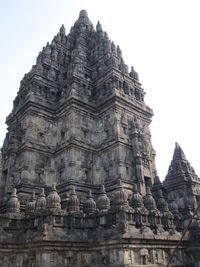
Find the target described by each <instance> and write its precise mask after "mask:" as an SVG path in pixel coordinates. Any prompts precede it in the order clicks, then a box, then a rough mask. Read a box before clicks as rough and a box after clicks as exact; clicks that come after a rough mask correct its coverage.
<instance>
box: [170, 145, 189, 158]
mask: <svg viewBox="0 0 200 267" xmlns="http://www.w3.org/2000/svg"><path fill="white" fill-rule="evenodd" d="M173 160H186V157H185V154H184V152H183V150H182V148H181V147H180V145H179V144H178V143H177V142H176V143H175V150H174V155H173Z"/></svg>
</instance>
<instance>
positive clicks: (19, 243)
mask: <svg viewBox="0 0 200 267" xmlns="http://www.w3.org/2000/svg"><path fill="white" fill-rule="evenodd" d="M144 96H145V92H144V90H143V88H142V87H141V83H140V82H139V79H138V74H137V72H135V70H134V68H133V67H131V70H130V71H129V70H128V67H127V65H126V64H125V62H124V60H123V58H122V52H121V50H120V48H119V46H116V45H115V44H114V42H112V41H111V40H110V39H109V37H108V35H107V33H106V32H105V31H103V29H102V26H101V24H100V23H99V22H98V23H97V26H96V29H94V27H93V24H92V23H91V21H90V20H89V18H88V15H87V12H86V11H84V10H82V11H81V12H80V15H79V18H78V20H77V21H76V22H75V24H74V26H73V27H72V28H71V30H70V33H69V34H68V35H66V34H65V28H64V26H62V27H61V28H60V31H59V32H58V34H57V35H56V36H55V37H54V38H53V40H52V42H51V43H47V45H46V46H45V47H44V48H43V49H42V51H41V52H40V53H39V55H38V57H37V61H36V64H35V65H34V66H33V67H32V69H31V71H30V72H28V73H27V74H25V76H24V78H23V79H22V81H21V84H20V88H19V91H18V93H17V96H16V98H15V100H14V102H13V110H12V112H11V113H10V115H9V116H8V117H7V119H6V123H7V125H8V132H7V134H6V137H5V141H4V144H3V147H2V151H1V163H0V170H1V174H0V266H1V267H10V266H18V267H22V266H26V267H41V266H42V267H125V266H129V267H131V266H152V267H153V266H166V265H167V264H168V262H169V260H170V257H171V256H172V254H173V252H174V250H175V247H176V245H177V243H178V241H179V240H180V239H181V237H182V235H183V233H184V229H185V227H187V225H188V223H189V221H190V219H191V217H192V215H193V214H194V212H195V210H196V209H197V207H198V205H199V203H200V178H199V177H198V176H197V175H196V174H195V171H194V169H193V168H192V167H191V165H190V163H189V162H188V160H187V159H186V157H185V155H184V152H183V150H182V149H181V147H180V146H179V145H178V144H176V147H175V150H174V156H173V159H172V161H171V164H170V167H169V171H168V174H167V176H166V178H165V181H164V182H163V183H161V182H160V179H159V177H158V176H157V172H156V166H155V150H154V149H153V147H152V143H151V133H150V130H149V125H150V123H151V119H152V116H153V111H152V109H151V108H149V107H148V106H147V105H146V104H145V102H144ZM199 219H200V213H198V212H197V214H196V216H195V218H194V220H193V221H192V223H191V225H190V227H189V229H188V231H186V234H185V235H184V238H183V240H182V242H180V245H179V246H178V249H177V251H176V253H175V255H174V257H173V259H172V261H171V263H170V266H199V265H198V264H199V262H200V243H199V242H200V221H199Z"/></svg>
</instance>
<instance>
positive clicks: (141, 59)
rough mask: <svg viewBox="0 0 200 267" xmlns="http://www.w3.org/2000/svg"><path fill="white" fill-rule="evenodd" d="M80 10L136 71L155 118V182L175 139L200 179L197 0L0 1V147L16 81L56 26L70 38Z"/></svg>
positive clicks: (164, 171)
mask: <svg viewBox="0 0 200 267" xmlns="http://www.w3.org/2000/svg"><path fill="white" fill-rule="evenodd" d="M81 9H86V10H87V11H88V14H89V18H90V20H91V21H92V22H93V24H94V26H96V23H97V21H98V20H100V22H101V24H102V27H103V30H105V31H107V33H108V35H109V37H110V39H111V40H113V41H114V42H115V43H116V44H118V45H120V48H121V50H122V55H123V58H124V60H125V62H126V64H128V65H129V67H130V66H131V65H133V66H134V68H135V70H136V71H137V72H138V73H139V79H140V81H141V83H142V86H143V88H144V90H145V92H146V98H145V102H146V104H147V105H149V106H150V107H151V108H153V110H154V114H155V116H154V117H153V121H152V124H151V132H152V142H153V146H154V148H155V150H156V152H157V157H156V165H157V169H158V174H159V176H160V178H161V179H162V180H163V179H164V177H165V175H166V174H167V170H168V166H169V164H170V161H171V159H172V155H173V150H174V146H175V142H178V143H179V144H180V145H181V147H182V148H183V150H184V152H185V154H186V157H187V158H188V160H189V161H190V162H191V164H192V166H193V167H194V169H195V170H196V173H197V174H198V175H200V164H199V162H200V160H199V158H200V156H199V153H200V141H199V140H200V123H199V113H200V112H199V103H200V100H199V96H200V92H199V91H200V75H199V72H200V29H199V28H200V15H199V14H200V1H199V0H196V1H195V0H188V1H184V0H180V1H179V0H166V1H164V0H124V1H117V0H115V1H114V0H106V1H105V0H101V1H100V0H99V1H96V0H29V1H27V0H5V1H3V0H1V1H0V36H1V42H0V73H1V75H0V84H1V89H0V146H1V145H2V144H3V140H4V137H5V134H6V125H5V119H6V116H7V115H8V114H9V113H10V112H11V110H12V102H13V100H14V98H15V96H16V94H17V91H18V89H19V83H20V80H21V79H22V78H23V76H24V74H25V73H27V72H28V71H29V70H30V69H31V66H32V65H33V64H35V60H36V57H37V55H38V53H39V51H41V49H42V47H43V46H44V45H46V43H47V42H51V40H52V38H53V36H54V35H55V34H56V33H57V32H58V30H59V28H60V26H61V24H64V25H65V28H66V33H69V30H70V27H71V26H72V25H73V24H74V22H75V20H77V18H78V16H79V12H80V10H81Z"/></svg>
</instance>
